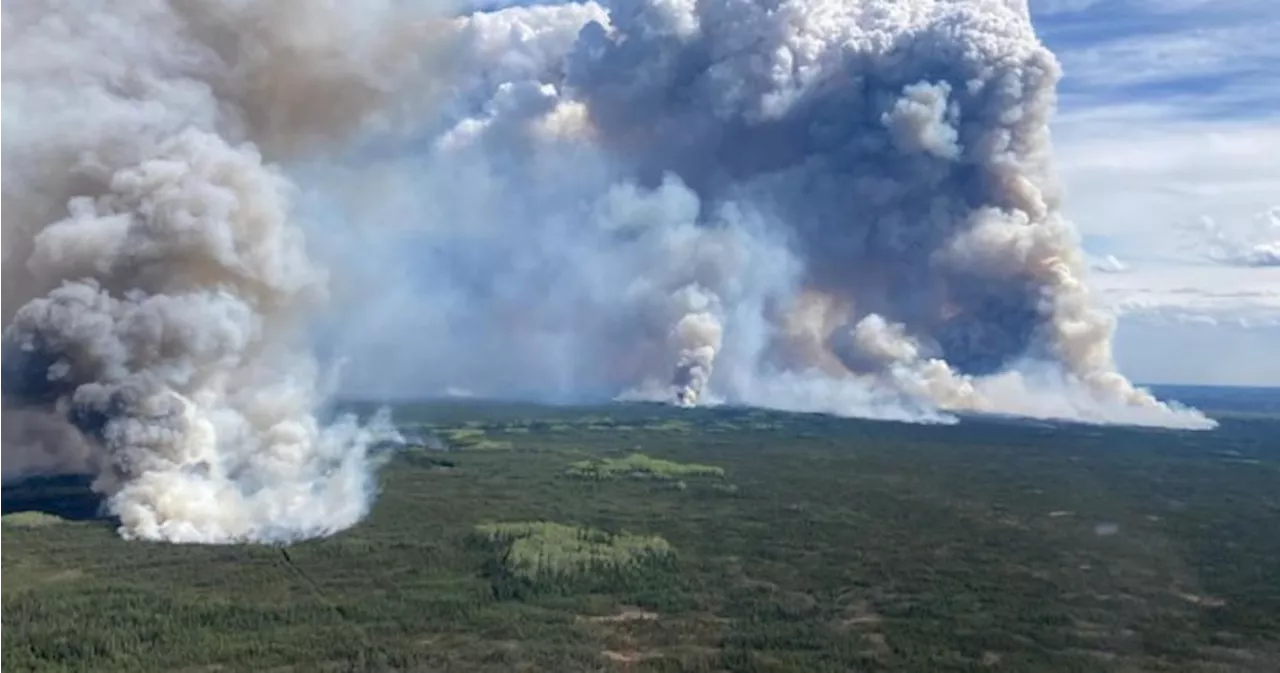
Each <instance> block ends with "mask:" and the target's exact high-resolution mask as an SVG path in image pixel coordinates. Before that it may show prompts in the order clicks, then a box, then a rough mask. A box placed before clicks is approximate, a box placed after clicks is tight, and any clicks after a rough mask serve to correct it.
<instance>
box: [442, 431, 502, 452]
mask: <svg viewBox="0 0 1280 673" xmlns="http://www.w3.org/2000/svg"><path fill="white" fill-rule="evenodd" d="M440 437H441V438H442V439H443V440H444V442H445V443H446V444H448V445H449V446H451V447H454V448H457V449H464V450H470V451H484V450H489V451H502V450H507V449H512V448H514V445H513V444H512V443H511V442H510V441H509V440H505V439H490V438H489V437H488V436H486V435H485V432H484V430H483V429H480V428H474V427H463V428H452V429H448V430H441V431H440Z"/></svg>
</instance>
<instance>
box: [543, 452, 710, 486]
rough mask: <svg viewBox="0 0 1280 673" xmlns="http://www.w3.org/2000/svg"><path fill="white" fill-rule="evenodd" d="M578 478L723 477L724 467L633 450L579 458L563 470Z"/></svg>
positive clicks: (671, 478)
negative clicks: (618, 454) (618, 455)
mask: <svg viewBox="0 0 1280 673" xmlns="http://www.w3.org/2000/svg"><path fill="white" fill-rule="evenodd" d="M565 473H566V474H568V475H569V476H571V477H577V478H580V479H619V478H623V477H629V478H632V479H660V480H667V481H670V480H676V479H685V478H689V477H712V478H716V479H723V478H724V468H720V467H716V466H714V465H699V464H697V463H677V462H674V461H670V460H662V459H661V458H651V457H649V456H646V455H644V454H643V453H633V454H631V455H629V456H627V457H626V458H601V459H600V460H580V461H578V462H576V463H573V464H572V465H570V466H569V469H568V470H566V471H565Z"/></svg>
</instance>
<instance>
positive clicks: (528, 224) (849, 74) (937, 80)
mask: <svg viewBox="0 0 1280 673" xmlns="http://www.w3.org/2000/svg"><path fill="white" fill-rule="evenodd" d="M459 26H460V28H461V32H462V34H464V35H465V39H464V40H463V42H464V43H465V44H464V48H463V51H464V52H465V53H466V54H467V56H465V57H462V58H461V59H460V60H461V61H463V62H465V63H467V64H468V67H467V68H464V70H465V74H464V75H463V76H461V77H460V78H459V80H458V83H457V85H456V91H455V96H454V99H453V100H454V101H455V106H454V107H453V108H451V113H450V114H447V115H445V116H444V120H443V121H442V123H441V125H440V127H439V128H436V129H433V131H432V132H430V133H424V134H423V135H422V136H421V137H422V141H421V143H419V144H417V145H415V146H414V147H413V148H411V149H408V150H406V149H405V148H400V149H398V150H397V149H391V150H388V149H386V148H385V147H384V148H382V149H381V150H379V151H372V152H369V153H367V154H365V155H364V156H363V158H362V160H363V161H364V162H366V163H365V164H364V165H363V167H362V169H361V170H365V171H370V170H378V171H382V172H383V173H384V174H388V175H399V176H413V177H411V178H404V179H405V180H406V183H407V184H412V185H413V188H412V189H411V190H410V189H405V190H400V191H402V192H406V193H408V192H412V195H411V196H408V197H406V198H404V199H403V200H402V201H401V202H400V203H398V204H397V205H395V206H388V204H386V203H383V204H380V205H379V206H378V208H375V209H369V210H366V211H365V213H364V217H362V218H361V219H364V220H382V221H387V222H392V223H395V224H396V225H399V226H400V227H401V230H400V231H401V232H402V233H401V234H399V235H398V236H397V237H396V238H395V240H396V245H398V246H400V247H401V248H404V249H412V250H414V251H415V252H414V255H413V259H412V262H410V263H409V264H408V265H407V266H406V268H408V270H407V271H406V272H405V277H406V278H407V279H408V282H409V284H411V285H413V286H414V287H416V288H417V291H416V292H414V291H408V290H405V291H402V292H401V293H400V294H399V296H397V297H394V298H387V299H386V301H385V302H383V303H382V305H381V306H379V307H372V308H366V309H365V312H364V315H365V316H368V317H369V319H368V320H363V319H362V320H358V321H355V322H357V323H359V326H356V327H353V328H350V329H345V330H342V331H341V333H342V337H343V339H344V341H343V342H342V343H343V344H344V346H345V350H346V351H347V352H364V351H368V350H376V351H378V352H384V353H385V352H397V353H400V354H402V356H403V357H405V358H407V359H409V360H411V361H414V362H416V363H419V364H420V366H418V367H415V368H413V374H412V376H413V380H412V381H406V380H403V379H398V378H397V376H396V374H395V373H394V372H388V371H386V369H385V368H378V367H372V368H368V369H366V370H365V373H366V376H358V377H357V379H356V380H355V381H354V382H353V383H354V384H355V385H357V386H358V387H360V388H364V389H369V390H379V391H396V390H405V389H422V388H434V389H436V390H443V389H446V388H447V387H449V386H459V387H463V388H466V389H468V390H473V391H477V392H480V393H482V394H488V395H508V394H519V395H530V396H536V397H544V398H546V397H550V398H556V399H576V398H579V397H583V396H593V395H595V396H599V395H615V394H620V395H621V397H623V398H624V399H635V398H643V399H659V400H665V401H671V402H675V403H678V404H695V403H701V402H721V401H723V402H731V403H745V404H755V405H763V406H770V407H777V408H786V409H810V410H822V411H831V412H834V413H844V414H850V415H864V416H872V417H885V418H898V419H916V420H947V419H948V418H950V416H951V414H952V413H954V412H984V413H1007V414H1018V415H1031V416H1043V417H1060V418H1068V419H1075V420H1084V421H1092V422H1117V423H1140V424H1154V425H1169V426H1178V427H1211V426H1212V425H1213V423H1212V421H1210V420H1208V419H1206V418H1204V417H1203V416H1202V415H1200V414H1198V413H1196V412H1194V411H1190V410H1185V409H1178V408H1173V407H1170V406H1168V405H1166V404H1164V403H1161V402H1160V401H1158V400H1156V399H1154V398H1153V397H1152V396H1151V395H1150V394H1149V393H1148V392H1147V391H1145V390H1142V389H1138V388H1136V387H1134V386H1133V385H1132V384H1131V383H1130V382H1129V381H1127V380H1126V379H1125V378H1124V377H1123V376H1121V375H1119V374H1118V373H1117V371H1116V367H1115V364H1114V361H1113V358H1112V352H1111V335H1112V333H1113V331H1114V320H1113V317H1112V316H1111V315H1110V314H1109V313H1107V312H1105V311H1104V310H1101V309H1100V308H1099V307H1098V306H1097V305H1096V303H1095V301H1094V300H1093V298H1092V297H1091V295H1090V293H1089V290H1088V287H1087V278H1086V273H1087V269H1088V261H1087V260H1086V258H1085V257H1084V255H1083V253H1082V252H1081V250H1080V246H1079V244H1078V241H1077V240H1076V235H1075V231H1074V229H1073V227H1072V226H1071V225H1070V223H1068V222H1066V221H1065V220H1064V219H1063V217H1062V215H1061V212H1060V203H1059V194H1058V186H1057V183H1056V181H1055V178H1054V175H1053V171H1052V166H1051V154H1052V152H1051V149H1052V148H1051V145H1050V142H1049V131H1048V122H1049V120H1050V117H1051V115H1052V113H1053V109H1054V104H1055V86H1056V83H1057V81H1058V78H1059V76H1060V70H1059V66H1058V64H1057V62H1056V60H1055V59H1054V57H1053V55H1052V54H1051V53H1050V52H1049V51H1048V50H1047V49H1046V48H1045V47H1044V46H1043V45H1041V44H1040V42H1039V41H1038V40H1037V38H1036V36H1035V33H1034V30H1033V28H1032V26H1031V23H1030V20H1029V17H1028V12H1027V8H1026V6H1025V3H1021V2H1005V1H997V0H950V1H943V0H937V1H930V0H917V1H915V2H905V3H904V2H877V1H873V0H866V1H853V0H850V1H848V2H841V3H836V4H834V5H833V4H831V3H814V2H809V1H805V0H793V1H784V2H768V3H763V2H761V3H756V2H748V3H741V2H728V1H721V0H704V1H702V2H697V3H693V2H686V3H679V2H677V3H669V2H663V3H659V2H647V1H645V0H626V1H624V0H617V1H615V2H612V3H607V4H604V5H598V4H596V3H585V4H561V5H555V6H536V7H527V6H526V7H513V8H507V9H496V10H490V11H476V12H474V13H472V14H471V15H470V16H467V17H464V18H462V19H460V21H459ZM349 179H350V178H349V174H348V173H344V172H342V171H337V172H336V175H330V176H328V178H324V179H320V183H321V184H340V183H342V182H343V181H346V180H349ZM326 180H327V183H326ZM406 223H407V224H408V226H406ZM380 259H381V257H380ZM391 307H394V308H391ZM416 334H429V335H431V336H430V337H429V338H428V339H427V341H429V342H430V343H427V344H425V345H424V344H422V342H421V341H413V342H412V343H409V342H408V341H409V340H407V339H404V338H402V337H400V336H397V335H416Z"/></svg>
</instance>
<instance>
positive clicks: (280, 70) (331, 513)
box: [3, 0, 434, 543]
mask: <svg viewBox="0 0 1280 673" xmlns="http://www.w3.org/2000/svg"><path fill="white" fill-rule="evenodd" d="M375 5H376V3H373V4H371V3H361V4H360V6H359V7H356V6H354V5H352V6H351V8H350V9H343V6H344V4H343V3H325V2H303V1H302V0H286V1H282V2H247V1H237V0H227V1H223V2H197V1H191V2H178V1H174V2H129V1H125V0H118V1H111V2H105V3H95V4H94V5H93V6H92V7H89V6H79V5H63V4H58V3H46V2H15V3H6V4H5V6H4V60H3V77H4V89H5V96H4V117H3V119H4V155H3V158H4V187H3V199H4V203H3V206H4V212H5V218H4V238H3V241H4V262H5V264H4V267H3V273H4V286H3V287H4V325H5V327H4V347H5V350H4V365H5V368H4V369H5V371H4V406H5V410H4V430H5V433H4V434H5V436H4V476H5V479H6V481H8V480H10V479H14V478H20V477H22V476H25V475H28V474H33V473H58V472H79V473H88V474H92V475H94V477H95V478H94V481H93V488H94V489H95V490H96V491H98V492H100V493H101V494H102V495H103V497H104V501H105V506H106V509H107V510H108V511H109V512H110V513H111V514H113V515H115V516H116V517H118V518H119V521H120V524H121V528H120V531H121V534H123V535H124V536H126V537H130V538H143V539H153V540H168V541H173V542H205V543H218V542H233V541H287V540H292V539H297V538H303V537H309V536H315V535H324V534H328V533H331V532H333V531H336V530H341V529H343V528H346V527H348V526H351V525H352V524H354V523H355V522H356V521H358V520H359V519H360V518H361V517H362V516H363V515H364V514H365V512H366V510H367V509H368V506H369V502H370V498H371V495H372V494H373V491H374V485H373V482H372V479H371V469H370V468H371V464H372V462H373V458H372V457H371V455H370V453H369V449H370V447H371V445H373V444H374V442H376V441H380V440H385V439H388V438H392V437H393V435H394V431H393V430H391V429H390V426H389V423H388V422H387V420H386V419H385V418H382V419H375V421H374V422H372V423H370V424H368V425H364V426H362V425H360V424H358V423H356V421H355V420H354V419H350V418H347V419H340V420H338V421H337V422H336V423H333V424H330V425H325V424H322V423H321V422H320V421H319V420H318V419H317V417H316V416H315V415H314V413H315V412H316V410H317V409H318V408H319V407H320V404H321V402H322V401H323V399H322V394H323V392H324V391H323V390H322V389H321V388H322V383H323V382H322V381H321V380H320V378H319V373H320V369H319V368H318V364H317V362H316V360H315V359H314V358H313V357H311V356H310V355H309V353H308V336H307V334H306V331H305V330H306V327H307V317H308V315H310V314H312V313H313V312H315V311H316V310H317V309H318V308H319V307H320V306H322V305H323V303H324V301H325V298H326V288H327V283H328V276H327V273H326V271H325V270H324V269H323V268H321V267H320V266H318V265H317V264H316V263H315V262H314V261H313V260H312V259H311V258H310V257H309V256H308V251H307V243H306V240H305V237H304V233H303V228H302V226H301V224H300V223H299V222H298V221H297V219H296V217H297V214H296V212H295V208H294V201H295V199H296V196H297V188H296V187H295V185H294V184H293V183H292V182H291V181H290V179H289V177H288V176H287V174H286V173H285V169H284V168H283V166H284V165H285V163H287V162H288V161H290V160H296V159H298V158H303V157H313V156H319V155H318V153H319V152H323V151H325V150H327V149H332V148H335V147H338V146H340V145H341V143H343V142H346V141H347V139H349V138H351V137H353V136H354V135H355V134H357V133H358V132H360V131H361V129H362V128H364V127H365V126H368V125H370V124H374V123H375V122H376V121H377V120H376V119H375V116H376V115H375V113H378V112H379V110H380V108H382V107H383V106H385V105H389V104H390V101H392V100H393V99H395V98H397V97H396V96H395V95H394V94H396V91H395V90H394V89H392V88H390V87H391V83H392V82H394V81H404V80H405V79H406V78H412V77H414V73H415V72H417V71H418V70H419V69H420V65H421V64H420V63H419V59H420V58H421V57H422V55H424V54H426V52H427V49H426V48H424V47H423V43H424V42H426V41H429V38H430V31H431V30H432V26H433V25H434V24H433V23H432V22H430V21H427V20H420V19H418V18H414V17H406V16H404V15H403V14H402V12H401V11H400V10H398V9H396V7H395V5H394V4H391V3H388V4H386V5H385V6H375ZM406 19H408V20H406Z"/></svg>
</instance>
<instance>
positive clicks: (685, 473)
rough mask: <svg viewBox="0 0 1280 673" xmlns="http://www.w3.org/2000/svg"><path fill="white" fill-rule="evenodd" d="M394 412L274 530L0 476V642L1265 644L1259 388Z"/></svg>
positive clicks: (39, 658) (560, 653)
mask: <svg viewBox="0 0 1280 673" xmlns="http://www.w3.org/2000/svg"><path fill="white" fill-rule="evenodd" d="M395 417H396V419H397V420H398V421H399V422H401V423H402V424H403V425H404V427H405V430H406V432H407V433H409V434H411V435H413V436H417V437H420V438H423V439H424V441H426V440H427V439H430V442H431V443H432V444H433V445H436V440H437V439H438V440H440V441H441V442H443V445H444V448H445V450H440V449H438V448H437V449H432V448H425V447H417V448H413V449H411V450H407V451H404V452H402V453H400V454H398V455H397V456H396V457H395V458H394V459H393V460H392V462H391V463H390V464H389V465H388V466H387V467H386V468H385V469H384V471H383V473H382V484H383V492H382V494H381V497H380V498H379V500H378V503H377V505H376V506H375V508H374V511H373V513H372V515H371V516H370V518H369V519H368V520H367V521H365V522H364V523H362V524H361V525H359V526H357V527H356V528H354V529H352V530H350V531H347V532H344V533H341V534H338V535H336V536H334V537H332V538H329V539H325V540H318V541H312V542H306V543H302V544H298V545H295V546H292V547H289V548H287V549H282V548H266V547H196V546H171V545H161V544H147V543H132V542H125V541H123V540H121V539H119V538H118V537H117V536H116V535H115V533H114V531H113V529H112V527H111V525H110V523H109V522H106V521H103V520H99V519H95V518H94V516H93V514H94V504H93V502H94V501H93V500H92V498H91V497H89V496H88V495H87V494H86V491H85V486H84V484H83V483H82V482H80V481H77V480H73V479H60V480H46V481H43V482H29V483H27V484H25V485H22V486H18V487H12V488H6V489H5V516H4V522H3V542H4V545H3V573H4V592H3V608H4V614H3V616H4V629H3V665H4V670H5V671H6V673H9V672H12V671H32V670H41V671H90V670H92V671H193V672H194V671H299V672H310V671H391V670H397V671H512V670H522V671H549V672H551V671H554V672H561V671H797V672H804V673H819V672H822V671H1081V672H1089V673H1093V672H1095V671H1097V672H1103V671H1178V672H1187V673H1195V672H1200V671H1203V672H1209V671H1215V672H1216V671H1258V672H1263V671H1275V670H1280V535H1277V531H1280V443H1278V442H1276V438H1277V437H1280V417H1277V416H1275V415H1273V414H1270V413H1266V409H1254V410H1252V411H1250V413H1248V414H1242V415H1240V416H1238V417H1230V418H1226V419H1225V420H1224V423H1223V426H1222V428H1221V429H1220V430H1218V431H1216V432H1212V433H1178V432H1168V431H1158V430H1137V429H1123V428H1095V427H1082V426H1056V425H1052V424H1046V423H1026V422H1006V421H973V422H965V423H962V424H961V425H959V426H954V427H930V426H913V425H901V424H892V423H874V422H866V421H857V420H847V419H837V418H832V417H826V416H815V415H794V414H783V413H774V412H767V411H756V410H741V409H697V410H679V409H671V408H666V407H660V406H651V405H609V406H600V407H593V408H577V409H554V408H544V407H535V406H527V405H518V404H485V403H471V402H468V403H440V404H423V405H405V406H402V407H400V408H398V409H397V410H396V413H395ZM634 454H640V455H641V456H642V458H635V457H633V455H634ZM661 461H667V462H661ZM575 465H576V466H577V468H575V467H574V466H575ZM710 468H719V469H720V470H722V471H723V474H721V473H720V472H719V471H717V470H714V469H710ZM575 469H576V470H577V471H578V472H583V471H586V472H588V473H590V475H592V476H591V478H584V477H583V476H582V475H581V474H576V473H575ZM601 474H604V475H606V477H601V476H600V475H601ZM654 474H660V475H662V476H659V477H654ZM633 477H634V478H633ZM640 477H645V478H640ZM40 512H45V513H48V515H44V514H40ZM55 515H56V516H57V517H61V518H60V519H59V518H55ZM521 522H541V523H540V524H539V525H538V526H526V527H522V528H513V527H509V526H508V527H505V528H504V527H501V526H497V524H515V523H521ZM544 524H558V525H549V526H548V525H544ZM568 526H572V527H576V528H566V527H568ZM531 531H533V532H531ZM535 533H536V535H535ZM530 536H533V537H530ZM521 540H523V541H524V542H523V543H521V542H520V541H521ZM539 559H541V560H539ZM583 559H588V560H587V561H583ZM593 559H594V560H593ZM617 559H623V561H617V562H615V561H616V560H617ZM530 568H533V569H535V570H529V569H530Z"/></svg>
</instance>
